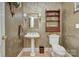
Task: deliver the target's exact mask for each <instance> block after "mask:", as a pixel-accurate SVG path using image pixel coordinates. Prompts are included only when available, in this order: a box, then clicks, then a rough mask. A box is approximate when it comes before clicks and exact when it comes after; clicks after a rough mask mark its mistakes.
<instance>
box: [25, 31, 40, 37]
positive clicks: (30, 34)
mask: <svg viewBox="0 0 79 59" xmlns="http://www.w3.org/2000/svg"><path fill="white" fill-rule="evenodd" d="M24 37H27V38H38V37H40V35H39V33H38V32H28V33H27V34H26V35H25V36H24Z"/></svg>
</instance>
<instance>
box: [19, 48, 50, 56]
mask: <svg viewBox="0 0 79 59" xmlns="http://www.w3.org/2000/svg"><path fill="white" fill-rule="evenodd" d="M49 49H51V48H44V51H48V50H49ZM23 51H31V48H23V49H22V50H21V52H20V53H19V55H18V56H17V57H20V56H21V55H22V52H23ZM35 51H39V48H35Z"/></svg>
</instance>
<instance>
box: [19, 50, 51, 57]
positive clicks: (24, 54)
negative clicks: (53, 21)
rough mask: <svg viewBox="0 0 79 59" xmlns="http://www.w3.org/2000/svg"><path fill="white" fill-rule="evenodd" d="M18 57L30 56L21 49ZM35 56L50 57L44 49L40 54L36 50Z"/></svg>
mask: <svg viewBox="0 0 79 59" xmlns="http://www.w3.org/2000/svg"><path fill="white" fill-rule="evenodd" d="M20 57H31V56H30V52H27V51H23V52H22V54H21V56H20ZM35 57H50V53H49V52H48V51H45V52H44V53H42V54H40V53H39V51H36V52H35Z"/></svg>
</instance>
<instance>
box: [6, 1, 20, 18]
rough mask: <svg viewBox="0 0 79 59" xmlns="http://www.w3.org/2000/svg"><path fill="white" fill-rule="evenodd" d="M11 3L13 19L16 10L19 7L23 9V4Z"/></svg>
mask: <svg viewBox="0 0 79 59" xmlns="http://www.w3.org/2000/svg"><path fill="white" fill-rule="evenodd" d="M8 3H9V6H10V12H11V15H12V17H13V15H14V14H15V12H16V9H17V8H18V7H21V2H8Z"/></svg>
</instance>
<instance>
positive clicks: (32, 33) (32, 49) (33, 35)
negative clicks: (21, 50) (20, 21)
mask: <svg viewBox="0 0 79 59" xmlns="http://www.w3.org/2000/svg"><path fill="white" fill-rule="evenodd" d="M24 37H25V38H30V39H31V56H35V38H39V37H40V35H39V33H38V32H28V33H27V34H26V35H25V36H24Z"/></svg>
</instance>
